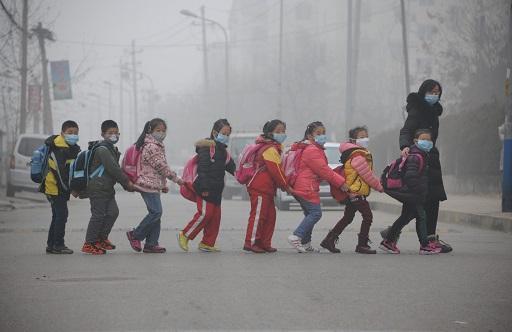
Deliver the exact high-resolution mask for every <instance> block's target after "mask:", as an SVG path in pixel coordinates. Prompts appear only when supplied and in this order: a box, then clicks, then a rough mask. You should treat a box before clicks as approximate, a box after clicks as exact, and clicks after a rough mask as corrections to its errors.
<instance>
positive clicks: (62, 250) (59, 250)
mask: <svg viewBox="0 0 512 332" xmlns="http://www.w3.org/2000/svg"><path fill="white" fill-rule="evenodd" d="M47 252H48V251H47ZM51 253H52V254H60V255H71V254H72V253H73V250H71V249H69V248H68V247H66V246H65V245H62V246H54V247H53V248H52V251H51Z"/></svg>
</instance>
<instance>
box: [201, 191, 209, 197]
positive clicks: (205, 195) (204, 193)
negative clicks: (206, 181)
mask: <svg viewBox="0 0 512 332" xmlns="http://www.w3.org/2000/svg"><path fill="white" fill-rule="evenodd" d="M208 195H209V193H208V192H207V191H203V192H202V193H201V196H203V197H208Z"/></svg>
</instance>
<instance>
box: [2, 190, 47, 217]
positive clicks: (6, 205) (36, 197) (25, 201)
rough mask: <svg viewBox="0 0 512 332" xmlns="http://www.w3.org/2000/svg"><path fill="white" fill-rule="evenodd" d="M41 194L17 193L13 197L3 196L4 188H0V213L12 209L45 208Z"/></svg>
mask: <svg viewBox="0 0 512 332" xmlns="http://www.w3.org/2000/svg"><path fill="white" fill-rule="evenodd" d="M46 205H47V201H46V198H45V196H44V195H43V194H40V193H35V192H34V193H32V192H17V193H16V195H15V196H14V197H7V196H5V187H0V212H2V211H11V210H14V209H31V208H37V207H41V206H46Z"/></svg>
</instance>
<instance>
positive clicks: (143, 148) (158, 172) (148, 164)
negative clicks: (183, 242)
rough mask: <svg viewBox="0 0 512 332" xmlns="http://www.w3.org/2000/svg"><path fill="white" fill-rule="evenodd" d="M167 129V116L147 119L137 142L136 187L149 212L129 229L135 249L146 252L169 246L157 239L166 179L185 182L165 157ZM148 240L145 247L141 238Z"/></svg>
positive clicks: (127, 234)
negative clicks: (164, 118)
mask: <svg viewBox="0 0 512 332" xmlns="http://www.w3.org/2000/svg"><path fill="white" fill-rule="evenodd" d="M166 133H167V124H166V123H165V121H164V120H162V119H159V118H155V119H153V120H151V121H148V122H146V124H145V126H144V130H143V131H142V134H141V135H140V136H139V139H138V140H137V142H136V143H135V148H136V149H137V150H139V151H140V170H139V172H140V173H139V176H138V178H137V180H136V181H135V189H136V190H137V191H140V194H141V196H142V199H143V200H144V203H146V208H147V209H148V214H147V215H146V216H145V217H144V219H142V221H141V222H140V224H139V225H138V226H137V227H136V228H134V229H133V230H132V231H129V232H127V233H126V236H127V237H128V241H129V242H130V245H131V247H132V249H133V250H135V251H137V252H140V251H143V252H145V253H164V252H165V251H166V250H165V248H164V247H161V246H160V245H159V243H158V239H159V237H160V226H161V217H162V201H161V199H160V192H164V193H167V192H168V191H169V188H168V187H167V185H166V182H167V179H169V180H171V181H173V182H175V183H177V184H180V185H181V184H182V181H181V179H180V178H179V177H178V176H177V175H176V173H175V172H173V171H172V170H171V169H170V168H169V165H168V164H167V160H166V158H165V147H164V144H163V141H164V139H165V136H166ZM143 240H145V243H144V249H142V245H141V241H143Z"/></svg>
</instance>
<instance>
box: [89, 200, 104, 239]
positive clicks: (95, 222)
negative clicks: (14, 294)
mask: <svg viewBox="0 0 512 332" xmlns="http://www.w3.org/2000/svg"><path fill="white" fill-rule="evenodd" d="M108 201H109V199H108V198H90V199H89V202H90V204H91V219H90V220H89V225H88V226H87V233H86V235H85V242H87V243H90V244H94V243H96V241H98V237H99V235H100V233H101V230H102V229H103V224H104V222H105V215H106V214H107V205H108Z"/></svg>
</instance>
